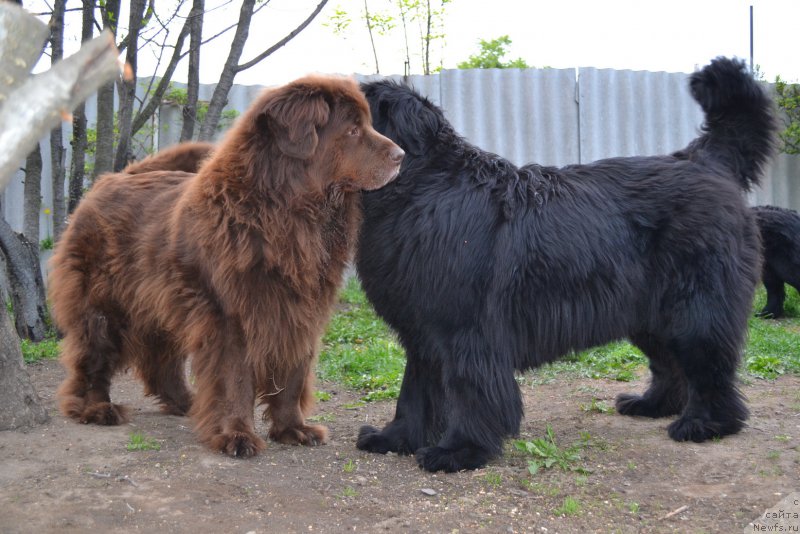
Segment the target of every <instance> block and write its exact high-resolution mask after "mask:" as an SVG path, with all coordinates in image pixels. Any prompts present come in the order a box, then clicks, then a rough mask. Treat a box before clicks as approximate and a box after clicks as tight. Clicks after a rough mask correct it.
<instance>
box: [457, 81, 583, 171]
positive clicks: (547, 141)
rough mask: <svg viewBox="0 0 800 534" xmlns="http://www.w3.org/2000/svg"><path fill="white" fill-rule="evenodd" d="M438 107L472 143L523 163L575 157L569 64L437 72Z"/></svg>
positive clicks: (572, 160) (575, 125)
mask: <svg viewBox="0 0 800 534" xmlns="http://www.w3.org/2000/svg"><path fill="white" fill-rule="evenodd" d="M441 80H442V81H441V86H442V98H441V101H442V107H443V108H444V110H445V112H446V113H447V115H448V117H449V118H450V120H451V121H452V123H453V126H454V127H455V128H456V130H457V131H458V132H459V133H460V134H462V135H463V136H465V137H466V138H467V139H468V140H469V141H470V142H472V143H474V144H476V145H477V146H479V147H481V148H483V149H484V150H488V151H490V152H495V153H497V154H499V155H501V156H503V157H505V158H507V159H509V160H511V161H512V162H514V163H516V164H518V165H522V164H525V163H530V162H536V163H540V164H543V165H565V164H568V163H575V162H577V161H578V156H579V149H578V137H577V136H576V135H575V134H576V131H577V129H578V106H577V102H576V100H575V91H576V88H575V70H574V69H474V70H445V71H442V73H441Z"/></svg>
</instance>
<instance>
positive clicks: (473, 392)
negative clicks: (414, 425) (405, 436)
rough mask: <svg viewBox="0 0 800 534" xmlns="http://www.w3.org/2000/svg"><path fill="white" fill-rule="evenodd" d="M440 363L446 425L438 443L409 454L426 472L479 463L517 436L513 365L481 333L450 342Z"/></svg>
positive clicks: (519, 409)
mask: <svg viewBox="0 0 800 534" xmlns="http://www.w3.org/2000/svg"><path fill="white" fill-rule="evenodd" d="M453 350H454V351H456V353H455V354H450V355H448V356H449V358H447V359H446V360H445V361H444V363H443V368H442V377H443V382H444V391H445V408H444V409H445V410H446V413H447V415H446V417H447V427H446V429H445V432H444V435H443V436H442V438H441V439H440V440H439V442H438V443H437V444H436V445H435V446H432V447H426V448H423V449H419V450H417V451H416V452H415V453H414V456H416V458H417V463H418V464H419V466H420V467H422V468H423V469H425V470H427V471H445V472H455V471H461V470H463V469H477V468H479V467H483V466H484V465H486V463H487V462H488V461H489V460H490V459H491V458H493V457H495V456H498V455H499V454H501V453H502V447H503V439H504V438H506V437H507V436H513V435H517V434H519V424H520V421H521V419H522V412H523V409H522V398H521V395H520V392H519V386H518V385H517V382H516V380H515V379H514V369H513V367H512V366H511V365H510V364H506V363H505V362H504V361H503V359H501V358H500V357H499V356H498V354H497V353H496V350H497V348H496V347H495V348H494V350H492V348H490V347H489V346H488V343H487V342H486V340H485V339H483V337H482V336H481V335H480V334H473V335H471V336H464V337H463V338H462V339H461V342H460V343H455V344H454V348H453Z"/></svg>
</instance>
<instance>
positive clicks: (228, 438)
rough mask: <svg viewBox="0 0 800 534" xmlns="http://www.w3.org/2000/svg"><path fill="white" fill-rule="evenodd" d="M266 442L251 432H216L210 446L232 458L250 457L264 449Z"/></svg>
mask: <svg viewBox="0 0 800 534" xmlns="http://www.w3.org/2000/svg"><path fill="white" fill-rule="evenodd" d="M266 446H267V443H266V442H265V441H264V440H263V439H261V438H259V437H258V436H256V435H255V434H253V433H251V432H229V433H226V434H218V435H217V436H215V437H214V439H212V440H211V448H212V449H215V450H218V451H220V452H223V453H225V454H227V455H228V456H231V457H233V458H250V457H252V456H255V455H256V454H258V453H259V452H260V451H262V450H264V448H265V447H266Z"/></svg>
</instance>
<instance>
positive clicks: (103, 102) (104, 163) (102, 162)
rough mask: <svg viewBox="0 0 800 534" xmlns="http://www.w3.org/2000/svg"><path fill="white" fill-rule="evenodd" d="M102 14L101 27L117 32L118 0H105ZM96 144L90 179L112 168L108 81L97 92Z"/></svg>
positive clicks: (111, 92) (111, 109)
mask: <svg viewBox="0 0 800 534" xmlns="http://www.w3.org/2000/svg"><path fill="white" fill-rule="evenodd" d="M101 13H102V14H103V28H104V29H107V30H109V31H110V32H111V33H113V34H116V33H117V21H118V20H119V0H106V2H105V7H103V8H101ZM96 129H97V146H96V147H95V153H94V171H93V172H92V181H94V180H96V179H97V177H98V176H100V175H101V174H104V173H107V172H111V170H112V169H113V168H114V82H113V81H112V82H109V83H107V84H106V85H104V86H103V87H101V88H100V90H99V91H98V92H97V126H96Z"/></svg>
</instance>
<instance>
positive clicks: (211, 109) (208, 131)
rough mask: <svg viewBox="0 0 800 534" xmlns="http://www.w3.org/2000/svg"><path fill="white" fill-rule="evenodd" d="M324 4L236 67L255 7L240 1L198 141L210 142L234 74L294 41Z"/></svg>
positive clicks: (251, 1) (322, 1)
mask: <svg viewBox="0 0 800 534" xmlns="http://www.w3.org/2000/svg"><path fill="white" fill-rule="evenodd" d="M327 3H328V0H320V2H319V4H317V7H315V8H314V11H312V12H311V14H310V15H309V16H308V17H306V19H305V20H304V21H303V22H301V23H300V25H299V26H297V28H295V29H294V30H292V31H291V32H289V33H288V34H287V35H286V36H285V37H284V38H283V39H281V40H280V41H278V42H277V43H275V44H274V45H272V46H271V47H269V48H268V49H266V50H265V51H263V52H261V53H260V54H259V55H257V56H256V57H254V58H253V59H251V60H250V61H248V62H247V63H242V64H241V65H237V64H236V63H237V62H238V61H239V58H240V57H241V55H242V50H243V49H244V45H245V43H246V42H247V36H248V33H249V31H250V21H251V19H252V18H253V7H254V5H255V0H244V1H243V2H242V8H241V9H240V10H239V23H238V24H237V26H236V35H234V37H233V42H232V43H231V51H230V53H229V55H228V59H227V60H226V61H225V66H224V67H223V68H222V74H221V75H220V78H219V82H218V83H217V86H216V87H215V88H214V94H213V95H212V96H211V102H209V104H208V112H207V113H206V118H205V121H203V126H202V127H201V128H200V135H199V140H201V141H211V140H212V139H213V137H214V133H215V132H216V131H217V125H218V124H219V119H220V117H221V116H222V109H223V108H224V107H225V104H227V103H228V93H229V92H230V90H231V86H233V79H234V78H235V77H236V75H237V74H238V73H239V72H241V71H243V70H247V69H249V68H250V67H252V66H253V65H256V64H258V63H259V62H260V61H262V60H263V59H264V58H266V57H267V56H269V55H270V54H272V53H273V52H275V51H276V50H278V49H279V48H280V47H282V46H284V45H285V44H286V43H288V42H289V41H291V40H292V39H294V38H295V37H296V36H297V35H298V34H299V33H300V32H301V31H303V30H304V29H305V28H306V27H307V26H308V25H309V24H311V21H312V20H314V18H315V17H316V16H317V15H319V13H320V11H322V8H323V7H325V4H327Z"/></svg>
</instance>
